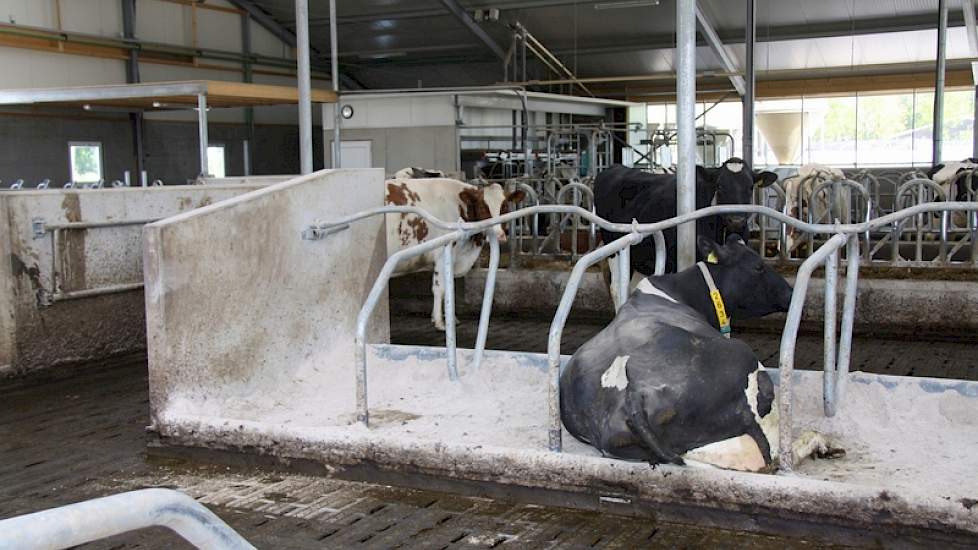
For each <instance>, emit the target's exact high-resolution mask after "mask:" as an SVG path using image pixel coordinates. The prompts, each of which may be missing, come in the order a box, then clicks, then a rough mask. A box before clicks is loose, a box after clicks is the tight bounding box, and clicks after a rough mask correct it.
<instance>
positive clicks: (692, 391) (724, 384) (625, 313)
mask: <svg viewBox="0 0 978 550" xmlns="http://www.w3.org/2000/svg"><path fill="white" fill-rule="evenodd" d="M698 245H699V248H700V253H701V254H703V255H704V256H706V255H709V254H710V253H711V252H712V253H714V254H715V255H716V258H717V261H718V263H715V264H712V263H711V264H702V265H703V266H704V267H706V269H707V270H708V272H709V277H707V276H705V275H704V273H703V271H702V270H701V268H700V266H699V265H697V266H694V267H692V268H690V269H687V270H684V271H682V272H681V273H675V274H667V275H663V276H659V277H650V278H647V279H643V280H642V281H641V283H639V285H638V287H637V288H636V290H635V291H634V292H633V293H632V295H631V296H630V297H629V299H628V301H627V302H626V303H625V304H624V305H623V306H622V307H621V309H620V310H619V311H618V314H617V315H616V316H615V319H614V320H613V321H612V322H611V324H610V325H608V326H607V327H605V329H604V330H602V331H601V332H600V333H598V334H597V335H596V336H595V337H593V338H592V339H591V340H589V341H588V342H587V343H585V344H584V345H583V346H581V348H580V349H578V350H577V352H576V353H575V354H574V356H573V357H572V358H571V360H570V362H569V363H568V364H567V366H566V368H565V369H564V370H563V372H562V373H561V376H560V414H561V419H562V420H563V423H564V426H565V427H566V428H567V431H569V432H570V433H571V434H572V435H573V436H574V437H576V438H577V439H579V440H581V441H583V442H584V443H587V444H589V445H592V446H594V447H596V448H598V449H599V450H600V451H601V452H602V454H604V455H607V456H612V457H617V458H624V459H630V460H643V461H648V462H650V463H652V464H660V463H673V464H683V463H684V459H688V460H693V461H695V462H697V463H706V464H711V465H714V466H718V467H722V468H731V469H737V470H747V471H761V470H769V469H770V468H771V467H772V465H773V460H772V459H773V457H774V456H775V455H776V454H777V447H778V414H777V411H778V408H777V396H776V395H775V392H774V385H773V383H772V381H771V378H770V376H769V375H768V373H767V372H766V371H765V370H764V368H763V366H762V365H761V364H760V363H759V362H758V360H757V357H756V356H755V355H754V353H753V352H752V351H751V349H750V347H748V346H747V344H745V343H744V342H742V341H740V340H736V339H729V338H725V337H724V336H722V335H721V333H720V331H719V330H718V329H719V326H720V322H719V321H718V316H719V315H718V313H717V310H716V309H715V307H714V305H713V301H712V300H711V296H710V284H709V283H708V280H712V281H713V282H714V285H715V287H716V289H717V290H718V291H719V292H720V296H721V297H722V302H723V304H724V305H725V309H726V312H727V313H728V314H729V315H730V317H731V318H732V319H734V320H740V319H748V318H754V317H761V316H764V315H767V314H769V313H773V312H777V311H787V309H788V305H789V303H790V301H791V287H790V286H789V285H788V283H787V282H786V281H785V280H784V278H782V277H781V276H780V275H778V274H777V273H776V272H775V271H774V270H772V269H771V268H770V267H768V266H767V265H766V264H765V263H764V262H763V260H762V259H761V258H760V256H758V255H757V254H756V253H754V252H753V251H751V250H750V249H749V248H747V246H745V245H744V244H743V241H742V240H740V238H739V237H737V236H731V237H730V238H729V239H728V242H727V244H726V245H723V246H721V245H719V244H717V243H716V242H714V241H713V240H712V239H709V238H707V237H700V238H699V239H698ZM832 451H834V450H832V449H829V447H828V445H827V443H826V442H825V440H824V438H822V437H821V436H819V435H818V434H815V433H814V432H809V433H808V434H806V435H805V436H803V437H801V438H799V440H798V441H797V442H796V444H795V454H796V456H797V457H799V459H800V457H803V456H807V455H811V454H813V453H815V454H819V455H822V454H826V453H829V452H832Z"/></svg>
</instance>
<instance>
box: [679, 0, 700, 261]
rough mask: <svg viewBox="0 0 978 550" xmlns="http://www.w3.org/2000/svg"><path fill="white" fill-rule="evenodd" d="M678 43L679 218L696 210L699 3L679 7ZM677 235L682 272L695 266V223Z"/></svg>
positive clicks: (682, 0)
mask: <svg viewBox="0 0 978 550" xmlns="http://www.w3.org/2000/svg"><path fill="white" fill-rule="evenodd" d="M676 41H677V48H676V49H677V53H678V58H679V61H678V67H677V75H676V129H677V131H678V136H677V138H678V148H679V159H678V162H677V167H676V168H677V170H676V176H677V181H678V185H677V186H676V214H677V215H680V216H681V215H683V214H688V213H690V212H693V211H694V210H696V128H695V120H694V118H695V116H696V0H679V1H678V2H677V3H676ZM677 233H678V239H677V249H676V260H677V262H676V265H677V267H678V270H679V271H682V270H683V269H686V268H688V267H690V266H692V265H693V264H694V263H696V223H695V222H694V223H685V224H682V225H680V226H679V227H678V228H677Z"/></svg>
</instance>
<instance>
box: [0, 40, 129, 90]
mask: <svg viewBox="0 0 978 550" xmlns="http://www.w3.org/2000/svg"><path fill="white" fill-rule="evenodd" d="M0 67H3V87H4V88H45V87H53V86H91V85H96V84H124V83H125V82H126V69H125V65H124V64H123V62H121V61H118V60H115V59H100V58H97V57H81V56H77V55H63V54H56V53H48V52H38V51H33V50H23V49H18V48H3V47H0Z"/></svg>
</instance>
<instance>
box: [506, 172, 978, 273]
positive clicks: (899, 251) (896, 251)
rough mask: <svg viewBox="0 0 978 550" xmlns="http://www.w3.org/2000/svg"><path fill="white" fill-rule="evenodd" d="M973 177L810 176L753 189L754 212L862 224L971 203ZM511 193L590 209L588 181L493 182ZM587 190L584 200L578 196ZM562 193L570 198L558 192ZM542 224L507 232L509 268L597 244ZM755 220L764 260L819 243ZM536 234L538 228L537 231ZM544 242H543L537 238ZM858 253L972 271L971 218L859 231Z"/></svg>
mask: <svg viewBox="0 0 978 550" xmlns="http://www.w3.org/2000/svg"><path fill="white" fill-rule="evenodd" d="M974 175H975V171H966V172H961V173H959V174H958V175H957V176H955V178H954V179H953V180H952V181H950V182H946V183H944V184H939V183H937V182H934V181H933V180H930V179H927V176H926V175H925V174H922V173H921V172H919V171H918V170H909V171H904V172H901V171H892V172H887V171H883V172H876V173H874V172H871V171H869V170H865V169H864V170H860V171H858V172H852V173H850V174H849V175H848V176H847V177H845V178H841V179H834V178H832V177H825V176H824V175H819V174H814V175H810V176H808V177H806V178H804V179H803V180H798V179H797V177H794V176H793V177H792V178H793V179H795V182H794V184H791V185H794V186H796V187H797V189H801V190H802V191H803V192H796V190H793V191H792V192H790V193H788V192H786V189H785V185H786V183H787V180H788V179H789V178H785V179H784V180H782V181H781V182H779V183H775V184H773V185H770V186H767V187H765V188H758V189H757V190H756V191H755V193H754V197H753V204H754V205H758V206H771V207H773V208H775V209H777V210H780V211H781V212H782V213H783V214H785V215H787V216H791V217H794V218H797V219H799V220H801V221H807V222H810V223H832V222H834V221H835V220H836V219H838V220H839V221H841V222H843V223H850V222H853V221H868V220H871V219H876V218H880V217H882V216H885V215H886V214H888V213H891V212H894V211H897V210H900V209H903V208H906V207H909V206H913V205H915V204H922V203H926V202H951V201H955V200H956V199H957V198H958V196H956V195H955V194H954V193H950V192H949V190H950V189H953V188H955V186H961V187H962V188H964V189H966V190H967V191H966V192H964V193H962V194H960V195H959V196H962V197H964V198H966V200H967V202H974V201H976V200H978V196H976V195H978V193H976V190H975V189H974V188H973V186H974V185H975V184H976V183H978V182H973V178H974ZM498 183H501V184H503V185H505V186H509V188H510V189H513V190H515V189H517V188H519V189H523V190H528V189H533V190H534V193H533V194H532V195H531V194H530V193H527V194H528V195H530V196H532V198H527V199H525V200H524V201H523V202H522V203H520V204H521V205H523V206H552V205H560V204H562V203H565V202H567V200H566V199H567V196H568V194H569V195H570V197H571V202H570V204H571V205H572V206H579V207H583V208H585V209H591V210H592V212H594V208H593V191H591V190H592V189H593V183H594V178H593V177H591V176H588V177H584V178H570V179H567V180H561V179H559V178H557V177H553V176H549V177H545V178H525V177H523V178H515V179H504V180H499V182H498ZM582 188H588V190H589V191H591V193H590V194H588V193H585V192H578V191H581V189H582ZM564 189H569V191H564ZM543 219H544V222H540V220H539V219H534V221H533V223H532V224H531V223H528V222H524V221H521V220H517V221H513V222H511V224H510V243H509V253H510V266H511V267H513V266H515V267H519V266H520V265H521V261H520V260H521V259H523V258H526V259H530V258H546V259H561V260H569V261H574V260H576V259H577V258H578V257H579V255H580V253H581V250H583V251H584V252H590V251H591V250H594V249H595V248H596V246H597V244H598V241H597V235H596V229H597V227H596V226H595V225H594V224H593V223H592V222H591V221H590V220H588V219H587V218H585V217H582V216H579V215H577V214H571V213H567V214H564V215H560V216H558V215H555V214H550V215H549V216H545V217H544V218H543ZM775 222H776V220H774V221H772V220H770V219H768V218H767V217H764V216H760V217H758V218H757V219H756V221H754V220H752V230H753V231H752V235H753V237H752V239H751V244H752V246H753V247H755V249H756V250H757V251H758V253H760V254H761V255H762V256H763V257H764V258H765V259H767V260H769V261H774V260H776V261H779V262H784V263H790V264H795V265H800V264H801V263H802V262H803V261H804V260H805V258H806V257H807V256H808V255H810V254H812V253H813V252H814V251H815V250H816V249H817V248H818V247H820V246H823V244H824V242H825V239H824V238H823V235H820V234H818V233H808V234H807V235H806V237H807V238H806V239H802V240H801V241H802V242H798V241H797V240H796V239H794V238H793V235H792V234H791V232H790V231H789V229H791V227H792V226H790V225H788V224H785V223H782V222H776V223H775ZM541 226H542V227H541ZM582 228H583V229H585V230H586V231H587V232H588V245H587V246H586V247H584V248H580V247H578V244H577V241H578V238H579V236H580V234H581V233H580V231H579V230H580V229H582ZM568 230H570V231H571V233H570V240H571V243H570V244H571V250H569V251H568V250H566V246H561V237H562V236H564V237H566V235H567V233H566V232H567V231H568ZM543 234H545V235H546V236H545V237H544V239H543V241H542V242H541V241H540V235H543ZM862 238H863V240H864V241H865V243H864V245H863V247H862V252H863V255H864V256H863V260H864V262H865V263H866V265H872V266H884V267H919V268H931V267H937V268H948V267H950V268H965V269H978V215H975V214H973V213H972V214H971V215H969V216H967V217H960V218H957V219H942V218H941V217H940V216H931V217H926V216H917V217H916V218H914V219H911V220H907V221H904V222H903V223H901V224H897V225H893V226H891V227H888V228H879V229H877V230H875V231H874V232H870V231H866V232H865V233H864V235H863V237H862Z"/></svg>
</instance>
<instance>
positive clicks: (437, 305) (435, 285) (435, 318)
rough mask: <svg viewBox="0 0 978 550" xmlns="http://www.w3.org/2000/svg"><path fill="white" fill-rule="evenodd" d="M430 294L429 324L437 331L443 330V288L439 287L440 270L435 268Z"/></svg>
mask: <svg viewBox="0 0 978 550" xmlns="http://www.w3.org/2000/svg"><path fill="white" fill-rule="evenodd" d="M431 294H433V295H434V297H433V300H432V301H433V302H434V303H433V304H432V305H431V322H432V323H434V324H435V328H436V329H438V330H445V316H444V315H443V314H442V306H444V304H445V288H444V287H442V286H441V269H438V268H435V272H434V274H432V276H431Z"/></svg>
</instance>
